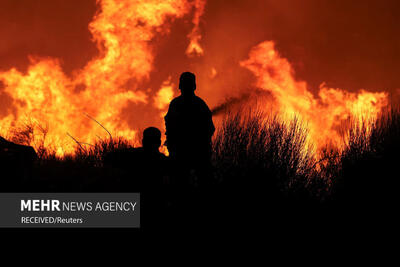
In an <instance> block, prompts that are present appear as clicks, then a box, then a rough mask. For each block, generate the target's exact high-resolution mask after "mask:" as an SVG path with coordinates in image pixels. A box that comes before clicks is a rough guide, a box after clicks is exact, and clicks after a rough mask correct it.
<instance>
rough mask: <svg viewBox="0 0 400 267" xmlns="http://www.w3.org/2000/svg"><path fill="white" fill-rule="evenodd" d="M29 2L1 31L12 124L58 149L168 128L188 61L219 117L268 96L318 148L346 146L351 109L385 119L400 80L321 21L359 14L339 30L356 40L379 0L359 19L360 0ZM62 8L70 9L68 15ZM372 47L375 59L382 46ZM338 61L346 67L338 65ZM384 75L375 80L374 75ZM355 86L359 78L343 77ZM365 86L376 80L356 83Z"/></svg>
mask: <svg viewBox="0 0 400 267" xmlns="http://www.w3.org/2000/svg"><path fill="white" fill-rule="evenodd" d="M22 2H23V1H22ZM22 2H21V3H20V4H15V3H14V2H13V1H5V2H4V4H2V5H4V8H2V9H3V10H7V9H8V10H10V11H11V12H14V13H15V14H17V15H19V16H15V15H13V16H14V17H13V18H12V19H11V18H9V16H8V17H7V14H3V15H2V17H3V19H4V20H5V21H6V22H7V23H8V24H7V23H3V25H5V29H2V32H1V34H2V35H3V37H5V38H3V41H2V42H4V44H2V46H0V58H3V59H4V60H3V62H0V64H2V65H0V97H1V103H2V105H1V107H0V135H1V136H4V137H6V138H8V139H10V140H13V141H15V142H16V143H24V144H27V145H32V146H33V147H34V148H36V149H38V148H39V147H41V148H45V149H48V150H51V151H55V153H56V154H57V155H58V156H63V155H66V154H71V153H74V151H75V149H76V146H77V142H78V143H80V144H81V145H83V146H86V145H90V144H94V143H95V142H96V140H101V139H103V138H105V137H107V136H108V133H107V132H106V131H105V130H104V128H105V129H107V130H108V131H109V132H110V133H111V134H112V136H115V137H117V136H121V137H125V138H126V139H128V140H133V139H135V136H136V135H137V134H138V133H139V132H141V131H142V130H143V129H144V128H145V127H147V126H157V127H159V128H160V129H163V128H164V124H163V116H164V115H165V113H166V111H167V108H168V104H169V102H170V100H171V99H172V98H173V97H175V96H177V94H178V90H177V80H178V75H179V74H180V73H181V72H183V71H186V70H190V71H193V72H195V73H196V74H197V77H198V94H199V95H200V96H201V97H202V98H204V99H205V100H206V102H207V103H208V104H209V106H210V108H211V109H213V111H214V120H215V121H216V122H217V123H220V121H221V117H223V115H224V114H225V112H226V111H228V110H232V109H235V108H237V107H238V106H243V105H246V104H250V105H252V104H253V103H254V101H256V102H257V106H258V107H260V108H261V109H262V110H263V111H265V112H273V113H276V112H278V113H280V114H281V116H282V117H283V118H284V119H286V120H290V119H291V118H293V117H294V116H295V117H297V118H298V119H299V120H300V121H302V122H304V123H305V124H306V125H307V128H308V129H309V137H308V138H309V141H310V142H311V143H312V144H313V145H314V146H315V147H317V148H322V147H325V146H326V145H328V144H334V145H336V146H340V143H341V136H340V129H341V127H342V125H343V124H344V123H345V122H346V121H348V120H349V119H350V118H362V119H364V120H369V119H372V120H373V119H374V118H376V116H377V115H378V114H379V112H380V111H381V110H382V109H383V108H385V107H386V106H387V105H388V104H389V95H390V94H391V93H393V92H395V90H396V88H395V87H393V86H392V87H390V86H387V84H383V85H382V86H381V87H380V86H376V84H378V82H379V79H380V78H379V77H380V76H379V75H380V74H381V73H380V72H373V73H372V72H370V73H362V72H363V71H364V70H365V68H364V69H362V68H361V67H360V68H361V69H357V68H358V67H359V66H358V65H357V64H359V65H363V64H364V63H365V62H366V60H365V59H363V60H358V58H357V56H359V55H363V54H362V53H360V54H359V55H355V56H354V57H349V53H350V52H348V51H341V50H340V49H343V45H342V44H338V43H329V42H330V40H331V39H329V38H328V37H327V36H328V35H329V33H332V32H335V33H336V32H338V31H339V30H338V29H336V28H334V29H333V30H332V24H329V23H328V21H329V19H330V18H331V17H329V16H328V17H327V18H320V24H321V25H322V26H319V27H320V28H318V26H315V25H314V24H313V22H312V21H313V16H314V15H316V14H318V13H320V14H322V15H321V16H323V15H324V14H325V13H324V12H327V11H326V10H327V9H328V8H334V9H333V11H335V12H337V15H338V17H339V19H338V21H336V22H335V23H336V24H337V27H339V28H340V27H342V26H343V24H344V23H345V22H346V23H350V22H354V23H353V24H350V26H349V27H348V29H344V28H341V30H342V31H343V32H344V33H343V34H342V36H337V37H332V39H334V40H337V39H338V38H348V39H349V40H344V39H343V40H342V41H343V42H348V43H349V44H348V46H349V50H354V49H356V48H354V46H355V43H357V42H358V41H363V38H366V36H370V35H367V34H366V33H365V32H363V27H361V26H360V25H358V24H357V23H359V21H364V20H366V18H368V16H367V15H368V14H369V13H370V12H371V10H369V9H365V10H364V9H362V10H361V11H359V14H353V15H354V16H358V17H357V18H356V19H354V20H351V19H349V18H348V17H346V16H350V15H351V14H350V15H349V14H348V13H349V12H351V11H352V10H354V8H355V6H352V5H351V4H350V5H349V6H348V7H343V9H340V8H339V7H338V6H334V7H332V6H330V7H329V4H326V5H327V7H325V6H323V4H320V2H319V1H311V0H310V1H306V4H304V6H303V7H302V8H299V5H300V2H301V1H292V2H290V3H291V5H289V4H288V3H289V2H288V1H283V2H282V3H281V4H277V3H273V2H274V1H243V2H249V3H241V2H240V1H232V3H229V6H227V5H228V3H226V1H225V2H224V1H208V2H207V1H206V0H194V1H188V0H164V1H163V0H143V1H118V0H97V1H96V2H94V1H92V3H91V4H88V3H86V4H81V3H80V2H74V1H35V2H37V3H36V4H32V3H25V4H24V3H22ZM66 2H67V3H66ZM316 2H318V3H319V4H317V3H316ZM342 4H343V5H345V4H344V3H342ZM80 5H82V6H80ZM314 5H317V8H315V7H313V8H311V7H312V6H314ZM58 6H60V7H58ZM62 9H63V10H67V11H68V12H69V13H68V12H67V11H61V10H62ZM314 9H315V10H314ZM346 9H347V10H350V11H346ZM388 9H389V7H388ZM30 10H32V12H31V11H30ZM296 10H297V11H296ZM333 11H332V12H333ZM60 12H62V14H64V15H63V16H61V17H58V16H59V14H58V13H60ZM385 12H386V11H385ZM387 12H389V11H387ZM252 14H253V15H252ZM385 14H386V13H385ZM385 14H383V15H385ZM10 16H11V15H10ZM307 16H311V18H308V17H307ZM310 21H311V22H310ZM343 21H344V22H343ZM386 22H387V23H390V22H391V21H390V17H389V19H388V21H386ZM317 23H318V22H317ZM289 24H290V25H291V26H288V25H289ZM296 24H298V25H296ZM7 25H8V26H9V28H8V29H7ZM278 25H281V28H282V29H280V28H279V27H278ZM310 25H314V26H313V28H312V27H311V26H310ZM333 25H335V24H333ZM74 27H75V28H76V33H74V31H75V30H74ZM299 27H304V28H303V31H299ZM357 27H358V28H357ZM290 29H292V30H291V32H290ZM389 30H390V29H388V30H387V31H389ZM63 31H64V32H65V34H63ZM312 31H314V32H312ZM282 32H284V33H282ZM52 33H53V35H51V34H52ZM20 34H25V35H26V36H25V37H18V36H19V35H20ZM290 34H291V35H292V36H293V38H295V39H297V38H303V39H302V40H306V39H309V38H310V36H312V34H315V35H317V37H318V34H320V35H319V36H320V38H321V40H322V41H321V43H319V44H315V45H314V46H313V47H310V50H311V49H312V50H315V47H316V46H317V45H319V46H324V45H325V46H326V47H325V48H324V47H322V48H320V50H319V51H314V52H315V54H319V55H321V62H319V64H315V62H314V63H313V64H310V66H309V67H308V66H307V62H313V61H312V60H309V61H307V60H306V59H307V54H308V53H310V50H307V49H305V48H302V47H300V46H299V44H294V45H293V47H290V45H288V44H287V43H285V38H286V39H287V40H289V42H290V40H291V39H290V38H288V37H287V35H290ZM388 34H390V33H388ZM36 35H38V36H36ZM299 36H301V37H299ZM349 36H350V37H351V36H353V37H352V38H353V39H354V38H359V39H354V40H353V39H351V38H350V37H349ZM354 36H356V37H354ZM357 36H358V37H357ZM360 36H361V37H360ZM317 37H315V38H317ZM75 38H82V39H85V40H80V39H75ZM274 38H276V40H275V39H274ZM313 38H314V37H313ZM315 38H314V39H313V40H312V41H315ZM312 41H310V42H312ZM303 43H306V42H305V41H303ZM79 44H82V47H80V46H79ZM359 45H360V48H359V49H358V50H359V51H364V50H366V48H365V47H370V49H372V50H373V49H375V48H376V49H378V48H379V49H384V47H382V46H379V45H380V43H377V41H376V40H375V39H373V38H372V40H370V44H369V45H368V44H367V45H366V44H365V43H359ZM288 47H289V48H288ZM328 48H329V49H328ZM19 50H21V51H19ZM71 51H72V52H71ZM293 51H294V52H293ZM299 51H300V52H299ZM332 51H336V53H337V55H330V54H331V52H332ZM291 52H292V53H291ZM369 52H370V51H368V53H369ZM324 53H325V54H324ZM322 54H324V55H322ZM328 54H329V55H328ZM286 55H289V56H290V57H291V60H289V59H288V58H287V57H286ZM369 55H370V56H371V61H373V60H375V58H377V57H382V56H381V55H378V56H377V54H376V52H373V51H372V52H371V53H370V54H369ZM383 56H385V55H383ZM329 57H330V58H331V59H332V62H329V61H328V60H326V59H327V58H329ZM311 58H313V59H314V58H315V55H313V56H311ZM334 58H336V59H334ZM303 59H304V61H306V62H305V63H303V62H302V60H303ZM340 60H343V62H341V61H340ZM352 62H356V63H354V64H353V63H352ZM369 64H372V63H369ZM331 65H332V66H333V67H332V68H336V69H335V70H334V71H332V74H331V75H326V72H327V71H328V70H329V67H326V66H331ZM318 66H319V68H320V69H318ZM378 67H379V65H378V66H377V68H378ZM308 69H309V71H308ZM337 69H339V70H337ZM352 69H353V71H354V73H351V72H350V73H349V74H348V75H347V76H346V75H343V71H346V70H352ZM372 71H373V68H372ZM298 73H299V74H298ZM335 75H336V76H335ZM374 75H375V76H376V77H377V78H376V79H375V80H374V79H372V78H369V77H368V76H374ZM388 75H389V74H388ZM333 76H334V77H333ZM352 76H354V77H361V76H363V77H365V80H366V81H371V85H367V84H360V83H358V84H357V83H355V82H354V80H351V79H349V77H352ZM310 77H312V79H311V78H310ZM309 78H310V81H307V79H309ZM325 79H326V80H325ZM335 79H337V82H336V83H335V82H332V81H335ZM343 85H344V86H349V88H338V87H339V86H343ZM360 85H361V86H365V88H367V89H362V88H361V87H359V88H357V87H356V88H354V87H353V86H360ZM386 87H387V88H388V89H387V88H386ZM384 89H385V90H384ZM101 126H103V127H104V128H103V127H101Z"/></svg>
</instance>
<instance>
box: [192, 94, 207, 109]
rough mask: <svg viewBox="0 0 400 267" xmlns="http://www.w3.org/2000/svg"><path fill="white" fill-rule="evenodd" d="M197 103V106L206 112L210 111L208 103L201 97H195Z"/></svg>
mask: <svg viewBox="0 0 400 267" xmlns="http://www.w3.org/2000/svg"><path fill="white" fill-rule="evenodd" d="M195 102H196V104H197V105H199V106H201V107H203V108H205V109H206V110H209V107H208V105H207V103H206V102H205V101H204V100H203V99H202V98H201V97H199V96H197V95H196V96H195Z"/></svg>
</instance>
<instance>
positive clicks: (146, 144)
mask: <svg viewBox="0 0 400 267" xmlns="http://www.w3.org/2000/svg"><path fill="white" fill-rule="evenodd" d="M142 145H143V148H144V149H146V150H154V151H158V148H159V147H160V145H161V132H160V130H158V129H157V128H156V127H149V128H146V129H145V130H144V131H143V139H142Z"/></svg>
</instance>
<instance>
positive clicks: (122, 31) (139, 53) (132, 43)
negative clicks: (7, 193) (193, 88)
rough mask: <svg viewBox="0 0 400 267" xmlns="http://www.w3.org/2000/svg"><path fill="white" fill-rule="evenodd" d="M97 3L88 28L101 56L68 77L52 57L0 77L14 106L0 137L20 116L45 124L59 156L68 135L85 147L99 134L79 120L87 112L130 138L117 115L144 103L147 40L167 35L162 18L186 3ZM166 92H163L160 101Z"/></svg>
mask: <svg viewBox="0 0 400 267" xmlns="http://www.w3.org/2000/svg"><path fill="white" fill-rule="evenodd" d="M98 4H99V6H100V12H99V13H98V14H97V15H96V16H95V18H94V20H93V21H92V22H91V23H90V25H89V29H90V31H91V33H92V34H93V39H94V40H95V41H96V43H97V45H98V48H99V50H100V56H99V57H98V58H95V59H93V60H92V61H90V62H88V63H87V65H86V66H85V67H84V68H83V69H81V70H79V71H77V72H76V73H75V75H73V77H67V76H66V75H65V74H64V73H63V71H62V70H61V67H60V64H59V62H58V61H57V60H54V59H31V66H30V67H29V69H28V71H27V73H26V74H23V73H21V72H18V71H17V70H16V69H11V70H9V71H7V72H1V73H0V81H2V83H3V84H4V86H5V92H6V93H8V94H9V95H10V96H11V97H12V98H13V100H14V105H15V106H16V107H17V112H16V113H15V114H12V113H11V114H9V115H8V116H6V117H4V118H2V119H1V120H0V126H1V132H0V134H2V135H7V130H8V129H10V128H12V127H16V126H17V125H18V124H21V123H23V120H24V115H25V116H26V117H29V118H31V119H33V120H34V121H35V122H36V123H37V124H38V125H45V124H49V125H48V131H49V132H48V133H47V140H46V144H45V146H46V147H50V146H51V145H53V146H55V147H57V153H58V154H59V155H63V154H65V153H71V152H73V151H74V147H75V144H74V142H73V140H71V138H70V137H69V136H68V135H67V133H70V134H71V135H72V136H74V137H75V138H76V139H77V140H80V141H84V142H88V143H90V142H93V141H94V140H95V139H96V138H97V137H96V136H98V135H104V132H103V133H102V132H101V129H99V127H98V125H96V124H95V123H93V122H91V121H90V120H88V119H87V118H86V117H85V116H83V114H85V113H87V114H90V115H91V116H92V117H95V118H96V119H97V120H98V121H100V122H101V123H102V124H103V125H104V127H106V128H107V129H110V130H111V131H112V132H113V133H114V134H116V135H123V136H125V137H127V138H133V137H134V135H135V130H133V129H130V128H129V126H128V125H127V124H126V122H124V121H122V120H120V119H119V118H118V115H119V113H120V112H121V110H122V109H123V108H124V107H126V105H127V103H128V102H129V101H132V102H137V103H139V102H141V103H148V101H149V99H148V96H147V95H146V94H145V93H143V92H141V91H139V90H138V87H137V84H138V82H140V81H142V80H144V79H147V78H148V77H149V73H150V71H151V70H152V67H153V65H152V64H153V57H154V56H153V52H152V47H151V46H150V44H149V41H150V40H151V39H152V38H153V37H154V35H155V34H156V33H158V32H168V28H167V25H166V23H165V22H166V21H167V19H171V18H180V17H182V16H183V15H185V14H186V13H187V12H188V11H189V10H190V4H189V3H188V2H187V1H186V0H174V1H171V0H166V1H160V0H148V1H116V0H103V1H98ZM131 80H134V81H135V82H129V81H131ZM165 94H166V93H165V91H162V92H161V95H160V97H164V95H165ZM167 96H168V97H170V96H169V94H167Z"/></svg>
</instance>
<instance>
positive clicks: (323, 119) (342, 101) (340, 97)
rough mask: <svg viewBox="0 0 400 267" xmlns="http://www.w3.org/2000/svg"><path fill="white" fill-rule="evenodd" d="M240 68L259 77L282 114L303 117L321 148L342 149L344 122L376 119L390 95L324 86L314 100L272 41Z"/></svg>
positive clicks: (256, 48)
mask: <svg viewBox="0 0 400 267" xmlns="http://www.w3.org/2000/svg"><path fill="white" fill-rule="evenodd" d="M240 64H241V66H243V67H245V68H247V69H249V70H250V71H251V72H252V73H253V74H254V75H255V76H256V78H257V82H256V84H255V85H256V86H257V87H259V88H261V89H263V90H267V91H269V92H271V93H272V95H273V96H274V98H275V100H276V105H277V107H278V110H279V111H280V112H282V113H284V114H285V115H289V116H293V115H296V116H299V117H300V119H301V120H302V121H305V122H307V123H308V128H309V130H310V137H311V140H313V142H314V143H315V145H317V147H322V146H324V145H326V144H328V143H329V142H333V143H336V145H339V144H340V135H339V133H338V131H337V130H338V128H339V127H340V125H341V123H342V122H343V121H344V120H346V119H349V118H350V117H351V116H352V117H360V116H362V117H363V118H372V119H373V118H375V117H376V116H377V115H378V113H379V112H380V111H381V110H382V108H383V107H385V106H387V104H388V95H387V93H371V92H366V91H365V90H360V91H359V92H358V93H349V92H346V91H344V90H341V89H334V88H327V87H326V86H325V84H324V83H323V84H321V85H320V88H319V89H320V91H319V93H318V97H314V95H313V94H312V93H311V92H310V91H308V88H307V83H306V82H304V81H296V80H295V78H294V71H293V68H292V66H291V65H290V63H289V62H288V61H287V59H285V58H282V57H281V56H280V55H279V53H278V52H277V51H276V50H275V47H274V42H272V41H266V42H263V43H260V44H259V45H257V46H255V47H253V49H252V50H251V51H250V54H249V59H247V60H245V61H242V62H241V63H240Z"/></svg>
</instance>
